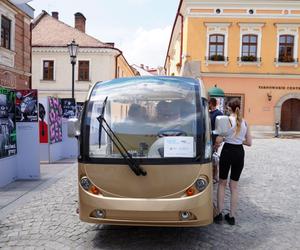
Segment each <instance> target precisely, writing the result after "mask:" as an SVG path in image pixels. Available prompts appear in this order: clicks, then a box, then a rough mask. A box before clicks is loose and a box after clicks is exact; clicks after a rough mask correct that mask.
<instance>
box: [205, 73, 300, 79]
mask: <svg viewBox="0 0 300 250" xmlns="http://www.w3.org/2000/svg"><path fill="white" fill-rule="evenodd" d="M200 77H224V78H270V79H299V80H300V74H249V73H248V74H247V73H245V74H242V73H235V74H234V73H216V72H206V73H204V72H203V73H201V75H200Z"/></svg>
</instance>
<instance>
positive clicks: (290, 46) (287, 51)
mask: <svg viewBox="0 0 300 250" xmlns="http://www.w3.org/2000/svg"><path fill="white" fill-rule="evenodd" d="M294 60H295V59H294V36H292V35H281V36H280V37H279V55H278V61H279V62H294Z"/></svg>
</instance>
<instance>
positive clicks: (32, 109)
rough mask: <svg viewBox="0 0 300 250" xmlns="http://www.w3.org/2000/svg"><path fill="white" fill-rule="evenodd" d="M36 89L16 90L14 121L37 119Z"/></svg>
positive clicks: (35, 120) (33, 120)
mask: <svg viewBox="0 0 300 250" xmlns="http://www.w3.org/2000/svg"><path fill="white" fill-rule="evenodd" d="M37 107H38V100H37V90H36V89H31V90H17V91H16V122H37V121H38V108H37Z"/></svg>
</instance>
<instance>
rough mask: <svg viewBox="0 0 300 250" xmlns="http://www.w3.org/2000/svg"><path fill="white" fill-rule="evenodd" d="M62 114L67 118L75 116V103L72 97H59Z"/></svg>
mask: <svg viewBox="0 0 300 250" xmlns="http://www.w3.org/2000/svg"><path fill="white" fill-rule="evenodd" d="M61 107H62V116H63V118H66V119H69V118H74V117H75V116H76V103H75V99H74V98H63V99H61Z"/></svg>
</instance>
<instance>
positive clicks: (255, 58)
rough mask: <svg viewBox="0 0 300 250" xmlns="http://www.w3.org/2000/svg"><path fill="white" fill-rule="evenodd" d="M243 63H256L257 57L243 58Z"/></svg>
mask: <svg viewBox="0 0 300 250" xmlns="http://www.w3.org/2000/svg"><path fill="white" fill-rule="evenodd" d="M241 61H242V62H256V61H257V57H256V56H242V57H241Z"/></svg>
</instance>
